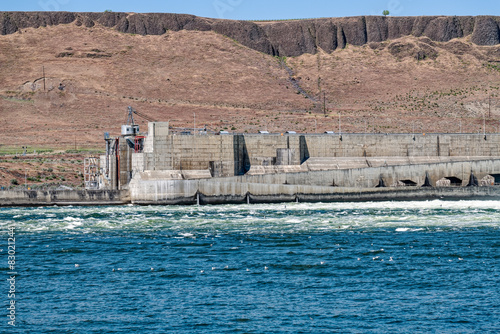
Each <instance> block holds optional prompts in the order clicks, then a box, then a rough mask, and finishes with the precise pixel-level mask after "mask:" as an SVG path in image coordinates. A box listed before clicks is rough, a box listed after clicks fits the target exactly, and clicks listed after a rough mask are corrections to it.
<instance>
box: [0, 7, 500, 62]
mask: <svg viewBox="0 0 500 334" xmlns="http://www.w3.org/2000/svg"><path fill="white" fill-rule="evenodd" d="M70 23H75V24H76V25H79V26H86V27H89V28H91V27H93V26H95V25H102V26H105V27H108V28H112V29H116V30H117V31H120V32H123V33H131V34H140V35H162V34H164V33H166V32H167V31H169V30H170V31H179V30H183V29H184V30H199V31H214V32H216V33H219V34H223V35H226V36H228V37H230V38H232V39H234V40H236V41H238V42H239V43H241V44H243V45H245V46H247V47H249V48H252V49H255V50H257V51H260V52H264V53H267V54H270V55H274V56H299V55H301V54H304V53H311V54H314V53H316V52H317V50H318V48H321V49H323V50H324V51H326V52H332V51H334V50H336V49H337V48H344V47H345V46H346V45H348V44H352V45H364V44H368V43H373V42H375V43H376V42H382V41H385V40H391V39H397V38H400V37H404V36H408V35H412V36H415V37H422V36H425V37H428V38H429V39H430V40H432V41H435V42H447V41H450V40H452V39H454V38H461V37H467V36H470V37H471V39H470V40H471V41H472V42H473V43H474V44H477V45H497V44H500V17H498V16H475V17H473V16H460V17H457V16H416V17H380V16H359V17H346V18H322V19H306V20H291V21H279V22H253V21H233V20H219V19H210V18H203V17H197V16H193V15H186V14H167V13H166V14H160V13H152V14H129V13H114V12H105V13H68V12H0V35H7V34H13V33H16V32H22V29H26V28H39V27H45V26H50V25H58V24H70Z"/></svg>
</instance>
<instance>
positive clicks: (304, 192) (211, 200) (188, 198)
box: [131, 180, 500, 205]
mask: <svg viewBox="0 0 500 334" xmlns="http://www.w3.org/2000/svg"><path fill="white" fill-rule="evenodd" d="M139 186H140V187H141V189H135V190H134V189H131V201H132V203H134V204H140V205H148V204H164V205H173V204H185V205H193V204H227V203H281V202H337V201H388V200H430V199H449V200H451V199H453V200H457V199H500V187H498V186H491V187H453V188H452V187H440V188H435V187H433V188H416V187H405V188H371V189H367V188H365V189H361V188H340V187H320V186H302V185H276V184H253V183H240V182H224V181H222V180H220V181H200V180H184V181H180V180H170V181H160V182H143V183H140V185H139ZM144 190H146V191H144ZM139 194H141V196H138V195H139Z"/></svg>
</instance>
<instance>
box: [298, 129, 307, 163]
mask: <svg viewBox="0 0 500 334" xmlns="http://www.w3.org/2000/svg"><path fill="white" fill-rule="evenodd" d="M299 146H300V163H301V164H303V163H304V162H306V160H307V159H309V149H308V148H307V141H306V137H305V136H300V138H299Z"/></svg>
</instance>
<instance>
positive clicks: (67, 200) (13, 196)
mask: <svg viewBox="0 0 500 334" xmlns="http://www.w3.org/2000/svg"><path fill="white" fill-rule="evenodd" d="M126 203H130V198H129V193H128V191H119V190H16V191H0V206H47V205H121V204H126Z"/></svg>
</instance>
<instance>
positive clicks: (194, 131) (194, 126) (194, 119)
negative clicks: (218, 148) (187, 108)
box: [193, 112, 196, 136]
mask: <svg viewBox="0 0 500 334" xmlns="http://www.w3.org/2000/svg"><path fill="white" fill-rule="evenodd" d="M193 135H194V136H196V113H195V112H194V113H193Z"/></svg>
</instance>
